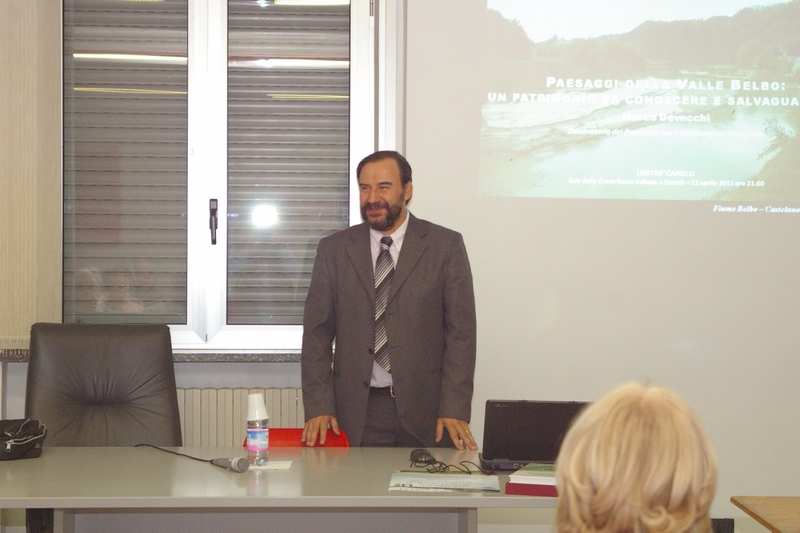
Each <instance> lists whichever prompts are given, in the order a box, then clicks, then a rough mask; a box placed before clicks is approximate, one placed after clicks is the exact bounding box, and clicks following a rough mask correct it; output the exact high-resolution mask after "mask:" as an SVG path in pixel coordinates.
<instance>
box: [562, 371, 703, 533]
mask: <svg viewBox="0 0 800 533" xmlns="http://www.w3.org/2000/svg"><path fill="white" fill-rule="evenodd" d="M556 468H557V470H556V472H557V473H556V479H557V484H558V494H559V500H558V509H557V514H556V522H557V525H558V531H559V533H594V532H597V533H710V532H711V521H710V518H709V509H710V507H711V502H712V500H713V499H714V491H715V489H716V479H717V462H716V457H715V455H714V451H713V449H712V447H711V443H710V441H709V439H708V436H707V435H706V432H705V430H704V429H703V426H702V425H701V423H700V420H699V419H698V418H697V415H696V414H695V413H694V411H693V410H692V408H691V407H689V405H688V404H687V403H686V402H685V401H684V400H683V399H682V398H681V397H680V396H678V395H677V394H675V393H674V392H672V391H671V390H669V389H665V388H663V387H657V386H647V385H641V384H637V383H631V384H628V385H624V386H622V387H620V388H618V389H616V390H614V391H612V392H611V393H609V394H607V395H606V396H604V397H603V398H601V399H600V400H598V401H597V402H595V403H593V404H591V405H590V406H589V407H587V408H586V409H585V410H584V411H583V412H582V413H581V414H580V415H579V416H578V417H577V418H576V420H575V422H574V423H573V425H572V427H571V428H570V430H569V432H568V433H567V435H566V437H565V438H564V442H563V444H562V446H561V451H560V453H559V456H558V461H557V467H556Z"/></svg>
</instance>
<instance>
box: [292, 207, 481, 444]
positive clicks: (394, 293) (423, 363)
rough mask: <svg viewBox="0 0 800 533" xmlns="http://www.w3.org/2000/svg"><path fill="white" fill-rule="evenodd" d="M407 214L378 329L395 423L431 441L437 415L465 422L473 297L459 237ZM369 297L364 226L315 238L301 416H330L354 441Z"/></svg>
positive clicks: (360, 413)
mask: <svg viewBox="0 0 800 533" xmlns="http://www.w3.org/2000/svg"><path fill="white" fill-rule="evenodd" d="M409 217H410V219H409V222H408V229H407V230H406V235H405V238H404V240H403V248H402V250H401V252H400V256H399V258H398V260H397V265H396V268H395V274H394V278H393V279H392V288H391V291H390V293H389V302H388V304H387V307H386V331H387V334H388V338H389V354H390V358H391V363H392V380H393V382H394V391H395V396H396V402H397V409H398V412H399V415H400V420H401V421H402V423H403V426H404V427H405V428H406V430H407V431H408V432H409V433H411V434H412V435H414V436H415V437H417V438H418V439H419V440H420V441H422V442H423V443H424V444H425V445H426V446H433V445H434V441H435V434H436V420H437V418H439V417H451V418H458V419H461V420H466V421H469V419H470V412H471V406H472V389H473V376H474V373H475V327H476V326H475V296H474V293H473V288H472V273H471V272H470V268H469V260H468V258H467V251H466V248H465V247H464V241H463V239H462V238H461V235H460V234H459V233H456V232H454V231H452V230H449V229H446V228H443V227H441V226H437V225H435V224H432V223H430V222H427V221H424V220H419V219H417V218H415V217H414V216H413V215H411V214H410V213H409ZM374 298H375V281H374V274H373V265H372V255H371V252H370V242H369V227H368V226H367V225H366V224H360V225H358V226H353V227H351V228H348V229H346V230H342V231H340V232H337V233H335V234H333V235H330V236H329V237H326V238H324V239H322V240H321V241H320V242H319V246H318V247H317V257H316V260H315V262H314V271H313V274H312V276H311V285H310V287H309V290H308V297H307V298H306V307H305V316H304V318H303V351H302V356H301V367H302V382H303V404H304V408H305V417H306V420H308V419H310V418H313V417H316V416H320V415H332V416H335V417H336V418H337V419H338V421H339V425H340V427H341V428H342V429H344V430H345V432H347V435H348V437H349V439H350V441H351V443H352V444H353V445H355V446H358V445H360V444H361V438H362V435H363V433H364V424H365V419H366V412H367V401H368V398H369V382H370V377H371V375H372V362H373V348H374V345H375V326H374ZM334 340H335V344H336V350H335V356H334V353H333V350H332V342H333V341H334Z"/></svg>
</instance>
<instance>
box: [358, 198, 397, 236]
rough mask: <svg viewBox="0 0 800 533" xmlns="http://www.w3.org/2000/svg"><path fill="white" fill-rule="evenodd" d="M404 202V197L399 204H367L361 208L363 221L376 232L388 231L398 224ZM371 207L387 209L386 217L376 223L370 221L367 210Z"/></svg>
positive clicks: (382, 202)
mask: <svg viewBox="0 0 800 533" xmlns="http://www.w3.org/2000/svg"><path fill="white" fill-rule="evenodd" d="M403 202H404V200H403V197H402V196H401V197H400V199H399V201H398V202H397V203H392V204H390V203H388V202H384V201H380V202H372V203H366V204H364V205H362V206H361V219H362V220H363V221H364V222H366V223H367V225H368V226H369V227H370V228H372V229H374V230H375V231H386V230H387V229H389V228H391V227H392V226H394V223H395V222H397V219H398V218H399V217H400V214H401V213H402V212H403ZM371 207H379V208H381V207H382V208H384V209H386V215H385V216H384V217H383V218H382V219H379V220H375V221H372V220H370V219H369V218H368V217H367V210H369V209H370V208H371Z"/></svg>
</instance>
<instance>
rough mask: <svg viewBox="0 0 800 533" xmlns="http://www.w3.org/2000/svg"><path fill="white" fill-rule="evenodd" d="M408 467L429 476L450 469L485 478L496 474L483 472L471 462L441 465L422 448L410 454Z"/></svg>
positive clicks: (493, 471)
mask: <svg viewBox="0 0 800 533" xmlns="http://www.w3.org/2000/svg"><path fill="white" fill-rule="evenodd" d="M459 465H461V466H459ZM469 465H472V466H474V467H475V468H477V470H471V469H470V467H469ZM410 466H412V467H414V468H424V469H425V470H427V471H428V472H429V473H431V474H435V473H444V472H449V471H450V470H451V469H452V470H456V471H458V472H461V473H463V474H477V473H481V474H483V475H486V476H491V475H492V474H494V473H495V472H496V470H491V471H489V470H484V469H483V468H482V467H481V466H480V465H478V464H476V463H474V462H472V461H460V462H459V463H458V465H453V464H447V463H443V462H442V461H438V460H436V458H434V457H433V455H431V452H429V451H428V450H426V449H424V448H418V449H416V450H413V451H412V452H411V465H410Z"/></svg>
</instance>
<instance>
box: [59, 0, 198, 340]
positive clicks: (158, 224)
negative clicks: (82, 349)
mask: <svg viewBox="0 0 800 533" xmlns="http://www.w3.org/2000/svg"><path fill="white" fill-rule="evenodd" d="M187 7H188V4H187V1H186V0H164V1H161V2H109V1H98V0H92V1H90V0H65V1H64V319H65V321H66V322H156V323H169V324H183V323H185V322H186V269H187V264H186V194H187V192H186V191H187V175H186V153H187V143H186V139H187V130H186V125H187V26H188V22H187V11H188V10H187Z"/></svg>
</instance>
